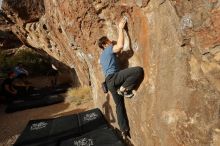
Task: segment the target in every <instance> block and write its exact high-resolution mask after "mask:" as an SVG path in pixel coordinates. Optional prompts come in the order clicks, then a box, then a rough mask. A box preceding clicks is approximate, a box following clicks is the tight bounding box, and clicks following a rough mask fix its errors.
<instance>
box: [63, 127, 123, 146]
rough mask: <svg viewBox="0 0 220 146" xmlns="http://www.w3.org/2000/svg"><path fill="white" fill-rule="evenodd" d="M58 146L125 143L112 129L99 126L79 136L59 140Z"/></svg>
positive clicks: (101, 145)
mask: <svg viewBox="0 0 220 146" xmlns="http://www.w3.org/2000/svg"><path fill="white" fill-rule="evenodd" d="M60 146H125V144H123V142H122V141H121V140H120V139H119V138H118V136H117V135H116V134H115V132H114V131H113V130H112V129H109V128H101V129H98V130H94V131H91V132H89V133H86V134H84V135H82V136H80V137H76V138H70V139H67V140H64V141H61V143H60Z"/></svg>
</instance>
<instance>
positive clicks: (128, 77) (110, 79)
mask: <svg viewBox="0 0 220 146" xmlns="http://www.w3.org/2000/svg"><path fill="white" fill-rule="evenodd" d="M141 76H143V69H142V68H141V67H131V68H126V69H123V70H120V71H119V72H117V73H114V74H111V75H108V76H107V77H106V83H107V87H108V89H109V91H110V92H111V94H112V96H113V99H114V102H115V104H116V113H117V119H118V125H119V127H120V130H122V131H124V130H129V124H128V118H127V114H126V110H125V105H124V98H123V97H122V96H120V95H118V93H117V89H118V88H120V87H121V86H123V87H124V88H126V89H128V90H132V89H134V87H135V86H136V85H137V83H138V80H140V78H141Z"/></svg>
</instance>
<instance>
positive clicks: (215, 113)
mask: <svg viewBox="0 0 220 146" xmlns="http://www.w3.org/2000/svg"><path fill="white" fill-rule="evenodd" d="M219 6H220V2H219V1H218V0H209V1H204V0H192V1H186V0H150V1H149V0H40V1H25V0H22V1H21V2H20V1H19V2H18V1H17V0H4V1H3V7H2V8H3V10H4V12H5V13H6V15H7V17H8V18H10V19H11V21H12V22H13V23H14V25H13V27H12V31H13V32H14V33H15V34H16V35H17V36H18V38H19V39H20V40H22V42H24V43H25V44H27V45H30V46H32V47H34V48H39V49H43V50H44V51H46V52H47V53H48V54H50V55H51V56H53V57H54V58H56V59H57V60H59V61H61V62H63V63H65V64H66V65H68V66H69V67H71V68H75V70H76V73H77V76H78V77H79V80H80V83H81V84H82V85H83V84H84V85H89V84H91V86H92V88H93V89H92V91H93V99H94V103H95V104H96V105H97V106H99V107H101V108H102V107H103V105H106V98H105V97H106V95H104V94H103V92H102V91H101V82H102V81H103V80H104V77H103V74H102V72H101V66H100V65H99V63H98V59H99V55H100V49H99V48H98V46H97V40H98V39H99V38H100V37H101V36H103V35H107V36H108V37H109V38H110V39H112V40H116V39H117V23H118V21H119V20H120V18H121V17H122V16H123V15H126V16H127V17H128V26H127V32H124V33H125V36H126V39H125V47H124V50H123V52H122V53H121V54H119V58H120V61H121V65H122V66H123V67H127V66H129V67H130V66H137V65H139V66H142V67H143V68H144V72H145V74H144V75H145V76H144V80H143V82H142V84H141V86H140V87H139V89H138V90H137V94H136V95H135V97H134V98H132V99H126V108H127V114H128V118H129V122H130V127H131V137H132V142H133V143H134V145H136V146H152V145H155V146H168V145H172V146H180V145H185V146H192V145H193V146H207V145H209V146H211V145H216V146H217V145H219V143H218V138H219V137H220V132H219V131H220V130H219V124H220V123H219V121H220V120H219V115H220V113H219V111H220V96H219V91H220V84H219V83H220V78H219V77H220V73H219V71H220V64H219V61H220V48H219V46H220V29H219V27H220V19H219V18H220V9H219ZM104 103H105V104H104ZM108 104H110V105H111V106H109V107H108V108H109V109H110V107H112V108H111V109H114V103H113V101H112V98H110V101H109V103H108ZM105 114H106V117H109V114H110V113H109V112H106V113H105ZM110 121H111V120H110ZM113 124H114V125H116V126H117V124H115V123H113Z"/></svg>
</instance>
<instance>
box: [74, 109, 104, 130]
mask: <svg viewBox="0 0 220 146" xmlns="http://www.w3.org/2000/svg"><path fill="white" fill-rule="evenodd" d="M78 119H79V126H80V130H81V133H82V134H83V133H87V132H89V131H92V130H95V129H97V128H103V127H108V123H107V121H106V120H105V118H104V115H103V114H102V112H101V111H100V110H99V109H98V108H95V109H92V110H89V111H86V112H82V113H79V114H78Z"/></svg>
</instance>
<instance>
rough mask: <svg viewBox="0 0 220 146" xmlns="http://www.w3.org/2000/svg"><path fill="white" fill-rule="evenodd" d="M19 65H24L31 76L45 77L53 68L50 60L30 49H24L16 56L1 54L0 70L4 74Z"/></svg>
mask: <svg viewBox="0 0 220 146" xmlns="http://www.w3.org/2000/svg"><path fill="white" fill-rule="evenodd" d="M18 63H22V64H23V65H24V67H25V69H26V70H28V72H29V73H30V74H31V75H45V74H47V72H48V70H49V69H50V68H51V65H50V62H49V59H48V58H46V57H45V56H42V55H40V54H38V53H36V52H35V51H32V50H30V49H22V50H19V51H18V52H16V54H14V55H10V56H9V55H7V54H5V53H3V52H0V68H1V69H2V71H1V72H2V73H6V72H8V71H9V70H12V69H13V68H14V67H15V66H16V65H17V64H18Z"/></svg>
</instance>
